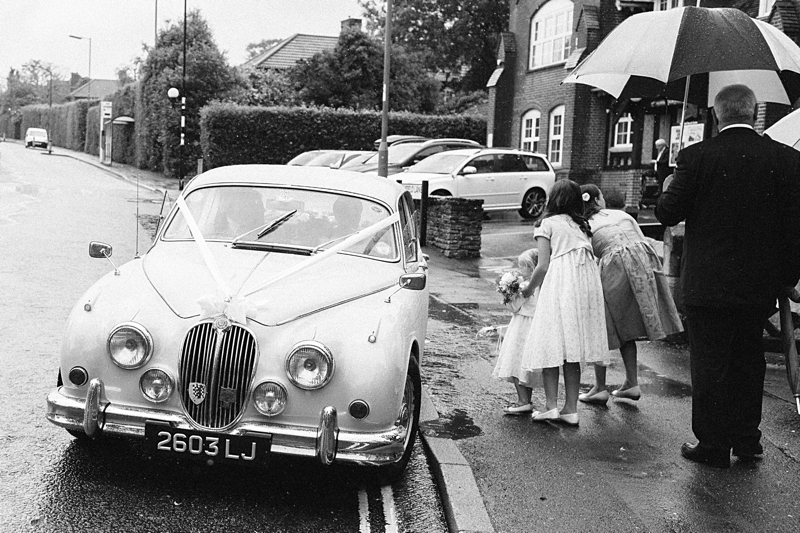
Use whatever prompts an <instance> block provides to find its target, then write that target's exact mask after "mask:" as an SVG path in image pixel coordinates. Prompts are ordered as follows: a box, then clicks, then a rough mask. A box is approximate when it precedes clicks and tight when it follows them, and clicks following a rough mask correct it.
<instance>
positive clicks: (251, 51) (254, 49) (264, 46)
mask: <svg viewBox="0 0 800 533" xmlns="http://www.w3.org/2000/svg"><path fill="white" fill-rule="evenodd" d="M281 41H283V39H262V40H260V41H259V42H257V43H250V44H248V45H247V46H246V47H245V51H246V52H247V59H253V58H254V57H256V56H257V55H260V54H263V53H264V52H266V51H267V50H269V49H270V48H272V47H273V46H275V45H276V44H278V43H279V42H281Z"/></svg>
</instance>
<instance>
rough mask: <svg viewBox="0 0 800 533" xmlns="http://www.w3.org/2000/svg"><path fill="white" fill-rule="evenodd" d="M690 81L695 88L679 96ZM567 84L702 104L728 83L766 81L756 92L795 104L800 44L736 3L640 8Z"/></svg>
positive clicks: (618, 94)
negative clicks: (725, 5) (752, 16)
mask: <svg viewBox="0 0 800 533" xmlns="http://www.w3.org/2000/svg"><path fill="white" fill-rule="evenodd" d="M723 73H724V74H723ZM726 76H727V78H726ZM690 78H691V83H690V86H691V84H695V87H692V88H690V90H689V91H688V92H685V97H684V98H681V97H680V96H678V93H679V92H680V91H681V90H684V91H685V89H686V83H687V80H689V79H690ZM715 80H716V81H715ZM720 80H722V81H720ZM564 83H585V84H588V85H592V86H595V87H598V88H600V89H603V90H605V91H606V92H608V93H609V94H611V95H612V96H615V97H616V98H622V97H666V98H673V99H684V100H686V99H688V100H689V101H693V102H694V103H698V104H702V105H707V104H708V102H709V101H711V102H713V97H714V96H715V95H716V91H718V90H719V88H721V87H723V86H724V85H727V84H729V83H745V84H746V85H748V86H750V87H751V88H753V89H754V90H756V89H757V87H758V86H759V85H763V86H764V90H763V91H762V90H756V92H757V95H756V96H757V97H760V99H761V101H772V102H775V101H778V102H781V103H790V102H794V101H795V100H796V99H797V98H800V47H798V46H797V44H795V43H794V41H792V40H791V39H790V38H789V37H787V36H786V35H785V34H784V33H783V32H781V31H780V30H778V29H777V28H775V27H773V26H771V25H770V24H767V23H765V22H762V21H759V20H756V19H754V18H751V17H749V16H748V15H747V14H745V13H744V12H742V11H740V10H738V9H734V8H701V7H683V8H677V9H669V10H666V11H655V12H649V13H640V14H637V15H633V16H631V17H629V18H628V19H626V20H625V21H623V22H622V24H620V25H619V26H617V27H616V28H615V29H614V30H613V31H612V32H611V33H609V34H608V36H607V37H606V38H605V39H604V40H603V41H602V42H601V43H600V45H599V46H598V47H597V48H596V49H595V50H594V51H593V52H592V53H591V54H590V55H589V56H588V57H587V58H586V59H584V60H583V61H582V62H581V63H580V64H579V65H578V66H577V67H576V68H575V69H574V70H573V71H572V73H571V74H570V75H569V76H568V77H567V78H566V79H565V80H564ZM676 96H678V98H675V97H676Z"/></svg>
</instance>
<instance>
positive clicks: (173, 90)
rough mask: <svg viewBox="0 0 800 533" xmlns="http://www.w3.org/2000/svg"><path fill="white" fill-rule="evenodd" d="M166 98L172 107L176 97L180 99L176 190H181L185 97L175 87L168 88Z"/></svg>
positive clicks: (184, 134)
mask: <svg viewBox="0 0 800 533" xmlns="http://www.w3.org/2000/svg"><path fill="white" fill-rule="evenodd" d="M167 97H168V98H169V100H170V102H172V105H173V106H175V105H177V104H178V97H180V106H181V143H180V152H179V153H178V189H180V190H183V155H184V150H185V148H184V146H185V145H186V96H185V95H184V94H182V93H181V91H179V90H178V89H176V88H175V87H170V88H169V90H168V91H167Z"/></svg>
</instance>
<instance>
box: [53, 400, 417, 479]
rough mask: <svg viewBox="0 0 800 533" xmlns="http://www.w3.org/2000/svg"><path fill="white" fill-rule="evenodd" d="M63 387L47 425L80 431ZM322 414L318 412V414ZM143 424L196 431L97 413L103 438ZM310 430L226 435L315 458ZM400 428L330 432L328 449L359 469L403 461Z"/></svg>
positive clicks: (185, 423) (131, 433)
mask: <svg viewBox="0 0 800 533" xmlns="http://www.w3.org/2000/svg"><path fill="white" fill-rule="evenodd" d="M62 388H63V387H59V388H58V389H55V390H53V391H52V392H50V394H49V395H48V396H47V413H46V417H47V419H48V420H49V421H50V422H52V423H53V424H55V425H57V426H60V427H63V428H66V429H83V418H84V413H85V412H86V406H85V401H84V400H82V399H75V398H71V397H68V396H65V395H64V394H62V392H61V390H62ZM323 412H324V411H323ZM147 420H151V421H160V422H167V423H169V424H170V425H171V426H172V427H174V428H185V429H196V427H195V425H194V424H192V423H190V421H189V419H188V418H187V417H185V416H184V415H182V414H179V413H170V412H165V411H158V410H153V409H139V408H135V407H126V406H122V405H115V404H108V405H106V406H105V409H104V410H103V421H104V423H103V432H104V433H106V434H109V435H120V436H125V437H134V438H144V424H145V422H146V421H147ZM319 431H320V429H319V428H316V427H297V426H288V425H285V424H277V423H273V422H263V423H262V422H253V421H248V422H240V423H239V424H238V425H237V426H236V427H235V428H233V429H231V430H229V431H219V433H220V434H227V435H248V434H253V435H270V436H271V437H272V453H276V454H281V455H290V456H295V457H310V458H313V457H317V434H318V432H319ZM403 437H404V431H403V428H398V427H392V428H391V429H389V430H387V431H382V432H375V433H367V432H355V431H341V430H339V431H338V432H335V434H334V436H333V437H332V438H331V446H332V447H334V448H335V450H336V452H335V453H336V455H335V461H336V462H342V463H355V464H361V465H388V464H391V463H396V462H397V461H399V460H400V459H401V458H402V456H403V442H404V440H403Z"/></svg>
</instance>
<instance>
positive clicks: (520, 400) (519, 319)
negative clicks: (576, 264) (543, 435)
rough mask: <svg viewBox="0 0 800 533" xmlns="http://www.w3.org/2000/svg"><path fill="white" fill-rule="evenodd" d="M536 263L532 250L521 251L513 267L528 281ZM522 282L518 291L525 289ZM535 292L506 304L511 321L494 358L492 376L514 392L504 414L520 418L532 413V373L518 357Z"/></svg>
mask: <svg viewBox="0 0 800 533" xmlns="http://www.w3.org/2000/svg"><path fill="white" fill-rule="evenodd" d="M537 262H538V251H537V250H536V248H531V249H530V250H525V251H524V252H522V253H521V254H520V256H519V258H517V266H518V267H519V272H520V274H521V275H522V277H523V278H524V279H526V280H530V278H531V276H532V275H533V269H534V268H536V263H537ZM526 283H527V281H526V282H523V284H522V286H521V288H523V289H524V288H525V284H526ZM538 294H539V291H538V290H536V291H534V293H533V294H532V295H531V296H530V297H529V298H525V297H524V296H523V295H522V293H521V292H520V294H518V295H517V297H516V298H515V299H514V300H512V301H511V302H509V303H508V304H506V305H507V306H508V307H509V308H510V309H511V312H512V315H511V321H510V322H509V323H508V328H507V329H506V334H505V338H504V339H503V343H502V344H501V345H500V354H499V355H498V357H497V363H496V364H495V367H494V371H493V372H492V377H494V378H495V379H499V380H502V381H510V382H511V383H513V384H514V387H515V388H516V389H517V403H515V404H514V405H509V406H507V407H506V408H505V409H504V410H503V412H504V413H505V414H507V415H524V414H527V413H530V412H532V411H533V406H532V405H531V388H532V387H533V384H534V379H535V376H536V375H535V374H534V373H533V372H530V371H527V370H523V369H522V365H521V363H522V354H523V352H524V350H525V339H526V338H527V337H528V331H529V329H530V325H531V322H532V321H533V314H534V312H535V311H536V300H537V296H538Z"/></svg>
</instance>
